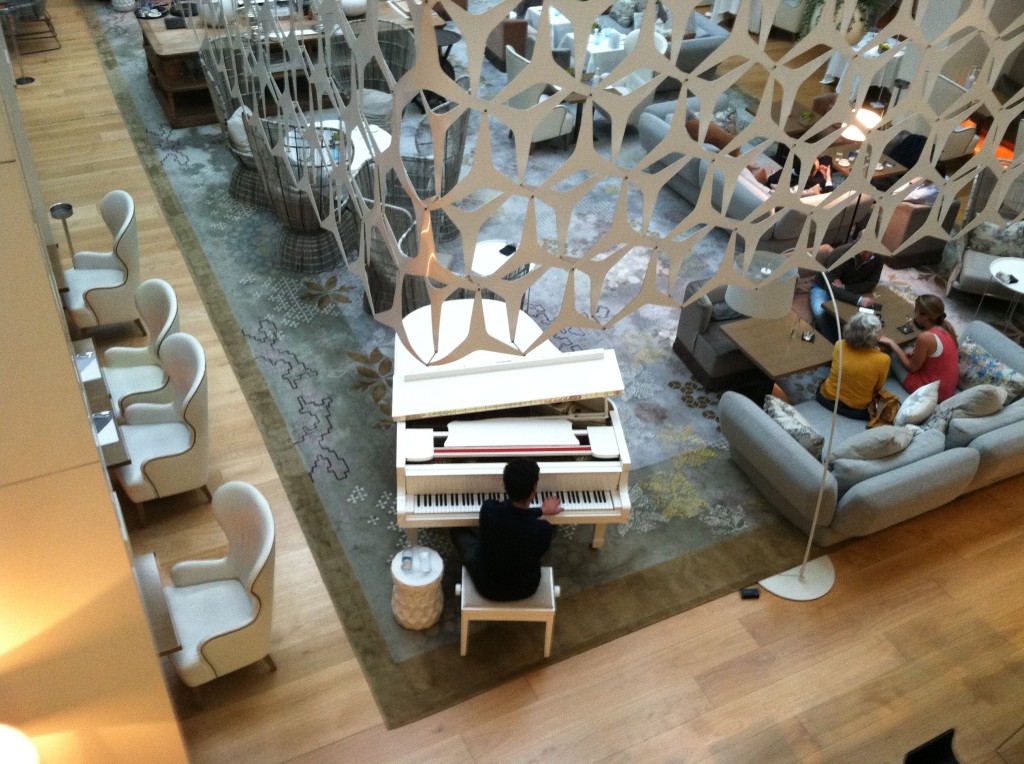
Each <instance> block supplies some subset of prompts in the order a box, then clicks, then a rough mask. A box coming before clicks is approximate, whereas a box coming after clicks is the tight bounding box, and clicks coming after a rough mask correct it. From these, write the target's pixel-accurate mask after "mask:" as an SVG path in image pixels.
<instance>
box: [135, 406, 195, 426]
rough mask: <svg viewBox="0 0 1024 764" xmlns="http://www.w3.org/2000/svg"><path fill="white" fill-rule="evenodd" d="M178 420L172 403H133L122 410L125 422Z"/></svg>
mask: <svg viewBox="0 0 1024 764" xmlns="http://www.w3.org/2000/svg"><path fill="white" fill-rule="evenodd" d="M180 421H181V417H180V416H178V412H177V410H176V409H175V407H174V404H173V403H133V404H131V405H130V406H128V408H126V409H125V410H124V423H125V424H172V423H176V422H180Z"/></svg>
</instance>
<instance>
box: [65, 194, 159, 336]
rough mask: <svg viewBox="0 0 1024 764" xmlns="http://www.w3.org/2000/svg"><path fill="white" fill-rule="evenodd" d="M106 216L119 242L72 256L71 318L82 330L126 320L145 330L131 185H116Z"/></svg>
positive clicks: (68, 277)
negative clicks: (121, 188) (137, 300)
mask: <svg viewBox="0 0 1024 764" xmlns="http://www.w3.org/2000/svg"><path fill="white" fill-rule="evenodd" d="M100 216H101V217H102V218H103V222H104V223H105V224H106V226H107V229H108V230H109V231H110V233H111V235H112V236H113V237H114V243H113V246H112V247H111V250H110V251H109V252H76V253H75V254H74V255H73V256H72V258H71V264H72V266H73V267H72V268H71V269H70V270H66V271H64V281H65V284H66V285H67V288H68V289H67V292H65V293H64V306H65V309H66V311H67V316H68V320H69V322H70V323H71V325H72V326H73V327H74V329H76V330H77V331H78V332H79V333H81V334H85V333H87V332H89V331H91V330H93V329H96V328H98V327H101V326H111V325H114V324H124V323H134V324H135V325H136V326H137V327H138V328H139V329H140V330H141V331H145V327H144V326H143V325H142V322H141V321H140V319H139V313H138V310H137V308H136V307H135V290H136V289H138V287H139V267H140V266H139V232H138V227H137V221H136V217H135V201H134V200H133V199H132V197H131V196H130V195H129V194H128V192H127V191H110V192H109V193H107V194H106V196H104V197H103V200H102V201H101V202H100Z"/></svg>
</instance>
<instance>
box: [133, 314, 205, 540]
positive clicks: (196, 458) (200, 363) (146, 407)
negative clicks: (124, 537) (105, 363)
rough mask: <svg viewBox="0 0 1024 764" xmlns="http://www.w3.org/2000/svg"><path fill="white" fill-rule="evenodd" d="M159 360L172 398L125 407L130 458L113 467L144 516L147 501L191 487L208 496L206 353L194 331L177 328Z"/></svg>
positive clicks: (190, 489)
mask: <svg viewBox="0 0 1024 764" xmlns="http://www.w3.org/2000/svg"><path fill="white" fill-rule="evenodd" d="M160 362H161V363H162V364H163V367H164V371H166V372H167V376H168V377H170V379H171V384H172V385H173V386H174V400H173V401H171V402H170V403H133V404H132V405H130V406H128V407H127V408H125V410H124V412H123V413H124V422H125V423H124V424H123V425H121V438H122V439H123V440H124V445H125V449H126V450H127V451H128V457H129V458H130V459H131V463H130V464H126V465H124V466H122V467H118V468H117V470H116V471H115V472H114V475H115V477H116V478H117V482H118V484H119V485H120V486H121V489H122V490H123V491H124V493H125V495H126V496H127V497H128V499H129V500H130V501H131V502H132V503H133V504H135V506H136V507H137V508H138V511H139V519H140V520H141V521H142V522H145V513H144V511H143V505H144V503H145V502H147V501H152V500H153V499H160V498H163V497H165V496H174V495H175V494H179V493H185V492H186V491H194V490H202V491H203V492H204V493H205V494H206V497H207V498H209V496H210V492H209V490H207V488H206V480H207V477H208V475H209V472H210V465H209V462H210V442H209V432H208V423H207V417H208V412H207V380H206V354H205V353H204V352H203V347H202V345H200V344H199V341H198V340H197V339H196V338H195V337H193V336H192V335H191V334H185V333H184V332H178V333H177V334H172V335H171V336H170V337H167V338H166V339H165V340H164V341H163V344H162V345H161V346H160Z"/></svg>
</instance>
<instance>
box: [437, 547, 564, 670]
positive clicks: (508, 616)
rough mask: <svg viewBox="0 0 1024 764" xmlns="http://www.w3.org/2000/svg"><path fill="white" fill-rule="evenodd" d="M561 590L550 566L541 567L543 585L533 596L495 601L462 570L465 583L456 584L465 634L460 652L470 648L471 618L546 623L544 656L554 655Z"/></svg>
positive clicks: (462, 652) (461, 653)
mask: <svg viewBox="0 0 1024 764" xmlns="http://www.w3.org/2000/svg"><path fill="white" fill-rule="evenodd" d="M561 593H562V590H561V589H560V588H559V587H557V586H555V576H554V573H552V571H551V568H549V567H543V568H541V569H540V586H538V587H537V591H535V592H534V593H533V596H531V597H527V598H526V599H523V600H515V601H513V602H495V601H494V600H489V599H487V598H486V597H484V596H483V595H482V594H480V592H478V591H477V590H476V587H475V586H474V585H473V579H472V578H470V576H469V571H468V570H466V569H465V568H463V569H462V583H461V584H456V585H455V595H456V596H461V597H462V601H461V608H462V637H461V640H460V643H459V654H460V655H465V654H466V650H467V649H468V648H469V624H470V621H536V622H539V623H543V624H544V657H545V658H547V657H548V656H550V655H551V636H552V634H553V633H554V631H555V600H556V599H557V598H558V595H560V594H561Z"/></svg>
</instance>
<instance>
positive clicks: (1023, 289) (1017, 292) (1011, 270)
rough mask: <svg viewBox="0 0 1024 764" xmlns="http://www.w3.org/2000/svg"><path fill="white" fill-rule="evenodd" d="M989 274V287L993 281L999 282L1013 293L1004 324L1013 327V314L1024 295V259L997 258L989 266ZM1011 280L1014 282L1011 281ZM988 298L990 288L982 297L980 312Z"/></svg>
mask: <svg viewBox="0 0 1024 764" xmlns="http://www.w3.org/2000/svg"><path fill="white" fill-rule="evenodd" d="M989 273H990V276H989V285H991V284H992V282H993V281H998V282H999V283H1000V284H1002V285H1003V287H1004V288H1006V289H1009V290H1010V291H1011V292H1013V294H1012V295H1011V296H1010V305H1009V307H1007V309H1006V315H1005V316H1004V317H1003V323H1005V324H1006V325H1007V326H1013V323H1012V322H1013V314H1014V313H1016V311H1017V305H1018V303H1020V298H1021V296H1022V295H1024V258H1020V257H1000V258H997V259H995V260H993V261H992V262H991V263H990V264H989ZM1004 279H1006V280H1004ZM1011 279H1012V281H1010V280H1011ZM987 296H988V287H987V286H986V287H985V294H983V295H982V296H981V301H979V302H978V310H981V302H983V301H984V300H985V298H986V297H987ZM974 315H975V317H977V315H978V312H977V311H975V313H974Z"/></svg>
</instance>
